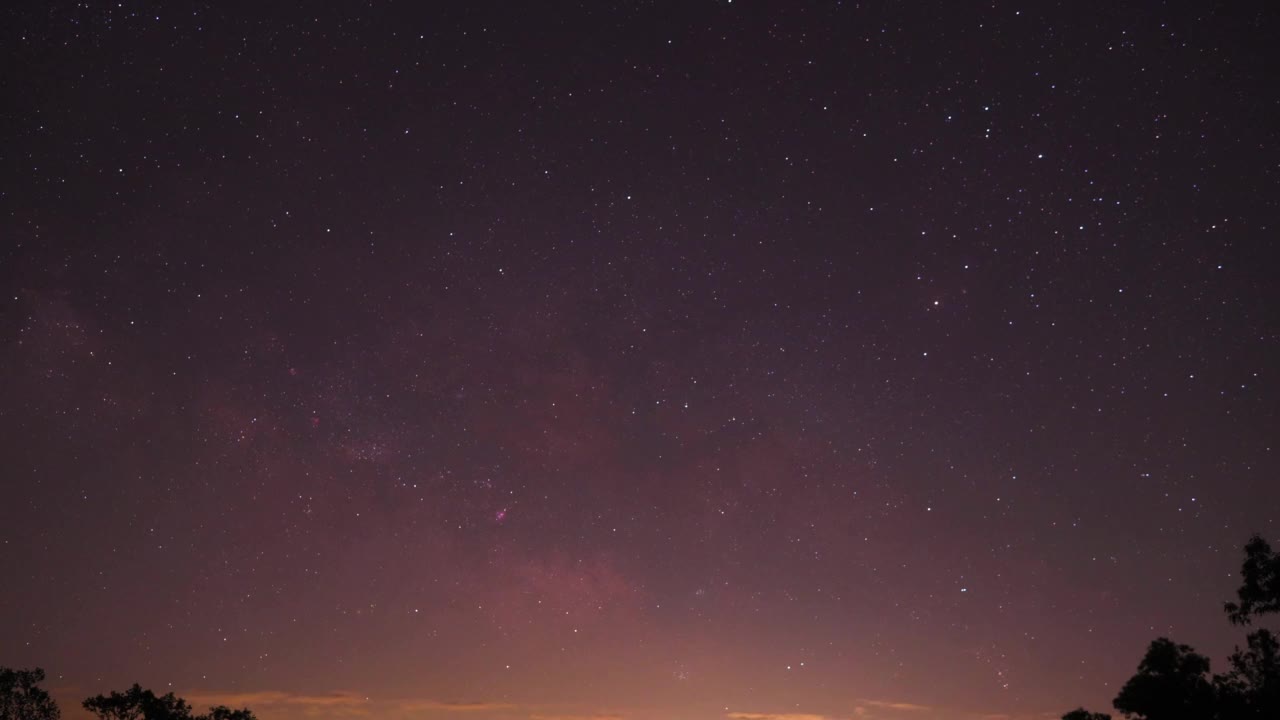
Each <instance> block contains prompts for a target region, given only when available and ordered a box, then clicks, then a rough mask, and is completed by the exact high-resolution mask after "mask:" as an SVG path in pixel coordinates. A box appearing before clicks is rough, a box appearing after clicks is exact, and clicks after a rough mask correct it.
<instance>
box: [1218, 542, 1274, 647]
mask: <svg viewBox="0 0 1280 720" xmlns="http://www.w3.org/2000/svg"><path fill="white" fill-rule="evenodd" d="M1240 577H1241V581H1240V589H1239V590H1237V591H1236V595H1237V596H1238V598H1239V602H1229V603H1227V604H1226V608H1225V609H1226V611H1227V617H1228V618H1230V620H1231V622H1232V623H1235V624H1236V625H1248V624H1249V623H1251V622H1253V618H1254V617H1255V616H1257V615H1263V614H1266V613H1274V612H1280V554H1276V553H1275V552H1273V551H1272V550H1271V546H1270V545H1268V544H1267V541H1266V540H1263V539H1262V538H1261V537H1260V536H1258V535H1254V536H1253V537H1251V538H1249V542H1248V543H1247V544H1246V545H1245V546H1244V566H1243V567H1242V568H1240Z"/></svg>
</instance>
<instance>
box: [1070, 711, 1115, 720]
mask: <svg viewBox="0 0 1280 720" xmlns="http://www.w3.org/2000/svg"><path fill="white" fill-rule="evenodd" d="M1062 720H1111V716H1110V715H1108V714H1107V713H1096V712H1089V711H1088V710H1085V709H1084V708H1076V709H1075V710H1072V711H1071V712H1069V713H1067V714H1066V715H1063V716H1062Z"/></svg>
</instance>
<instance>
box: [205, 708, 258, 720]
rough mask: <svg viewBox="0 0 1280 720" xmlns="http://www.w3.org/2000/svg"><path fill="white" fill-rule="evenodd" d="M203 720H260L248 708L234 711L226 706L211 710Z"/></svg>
mask: <svg viewBox="0 0 1280 720" xmlns="http://www.w3.org/2000/svg"><path fill="white" fill-rule="evenodd" d="M201 719H202V720H258V719H257V718H256V717H254V714H253V712H252V711H250V710H249V709H248V708H240V709H239V710H232V709H231V708H229V707H227V706H226V705H218V706H216V707H211V708H209V714H208V715H203V716H201Z"/></svg>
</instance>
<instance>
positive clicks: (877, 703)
mask: <svg viewBox="0 0 1280 720" xmlns="http://www.w3.org/2000/svg"><path fill="white" fill-rule="evenodd" d="M858 702H859V703H861V704H863V705H867V706H869V707H873V708H878V709H880V710H903V711H906V712H918V711H923V710H932V709H933V708H931V707H929V706H928V705H917V704H915V703H905V702H891V701H888V700H867V699H865V698H859V700H858Z"/></svg>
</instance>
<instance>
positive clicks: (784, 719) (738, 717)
mask: <svg viewBox="0 0 1280 720" xmlns="http://www.w3.org/2000/svg"><path fill="white" fill-rule="evenodd" d="M725 717H727V718H729V719H730V720H835V719H834V718H832V717H831V716H830V715H813V714H808V713H749V712H731V713H726V714H725Z"/></svg>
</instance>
